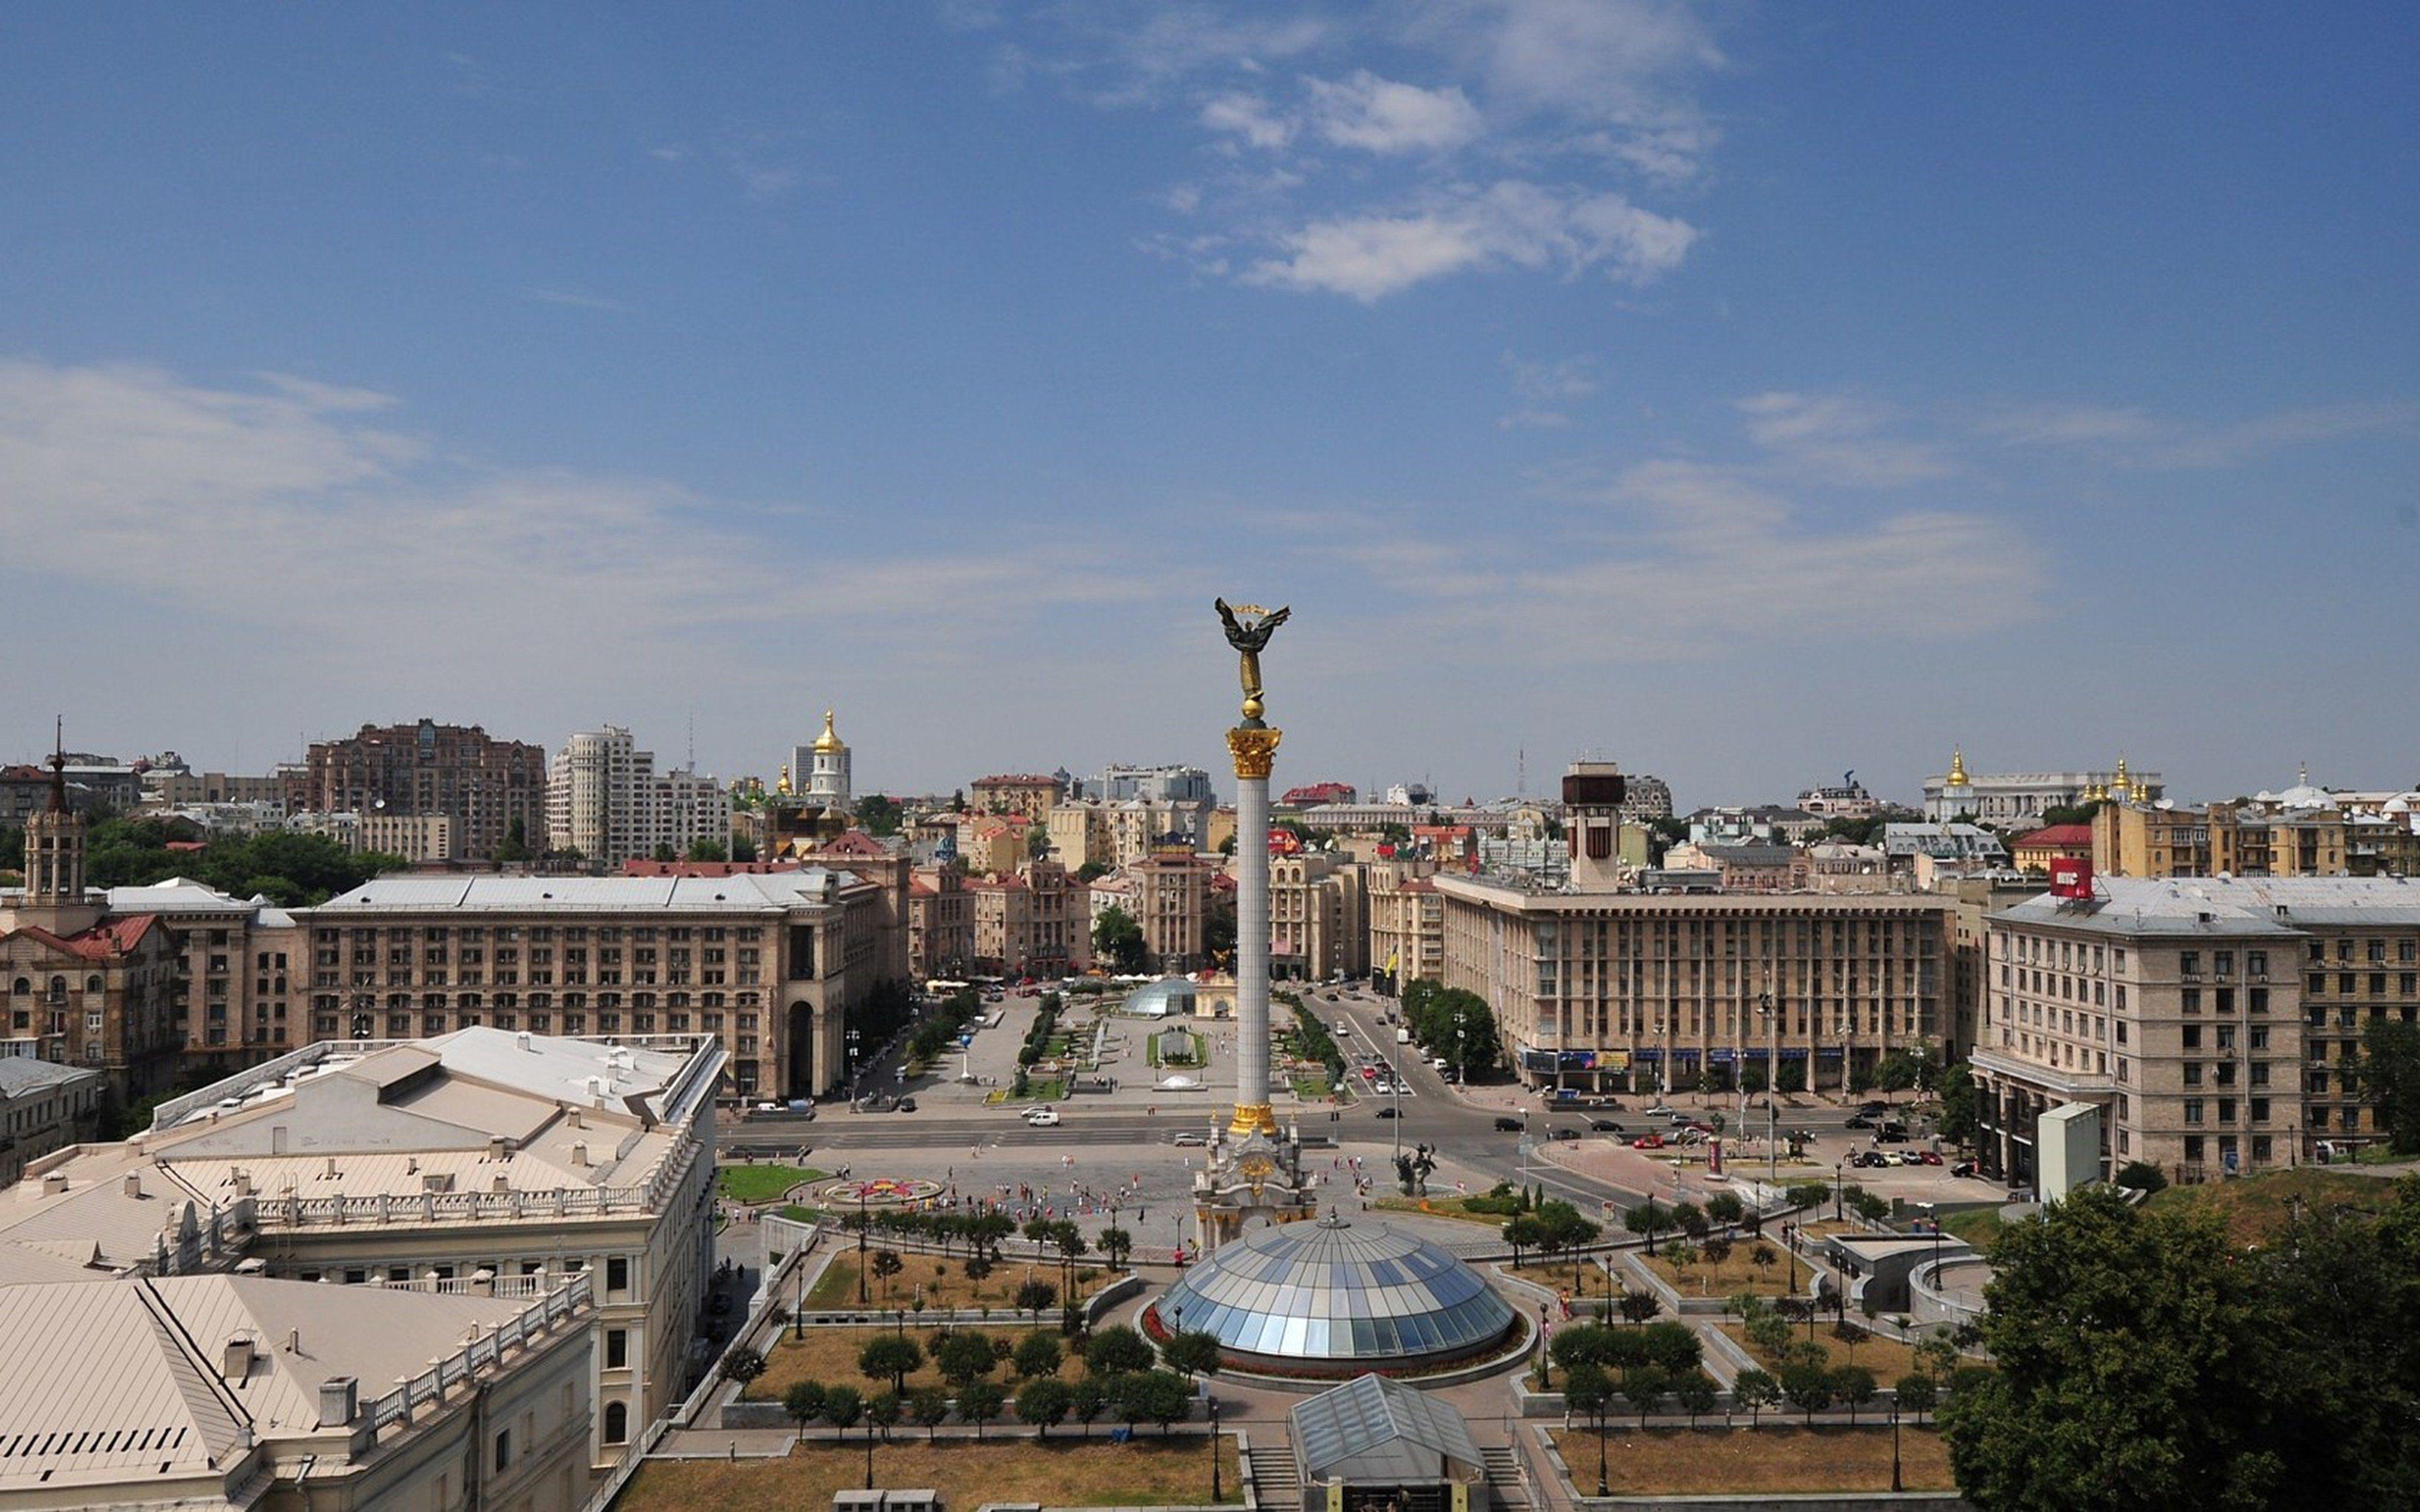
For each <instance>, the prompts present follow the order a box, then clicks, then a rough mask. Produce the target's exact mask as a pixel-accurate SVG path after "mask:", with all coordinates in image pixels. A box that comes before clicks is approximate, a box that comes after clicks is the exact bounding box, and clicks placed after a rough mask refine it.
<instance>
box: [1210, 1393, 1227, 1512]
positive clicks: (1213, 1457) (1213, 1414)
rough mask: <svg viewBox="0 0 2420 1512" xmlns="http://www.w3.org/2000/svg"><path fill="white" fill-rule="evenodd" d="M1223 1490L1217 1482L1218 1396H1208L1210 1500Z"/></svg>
mask: <svg viewBox="0 0 2420 1512" xmlns="http://www.w3.org/2000/svg"><path fill="white" fill-rule="evenodd" d="M1224 1494H1225V1490H1224V1489H1223V1488H1222V1487H1220V1486H1219V1484H1218V1397H1216V1396H1213V1397H1211V1398H1210V1500H1211V1501H1212V1502H1213V1503H1216V1502H1217V1501H1218V1500H1219V1498H1220V1497H1221V1496H1223V1495H1224Z"/></svg>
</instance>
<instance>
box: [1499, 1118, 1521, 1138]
mask: <svg viewBox="0 0 2420 1512" xmlns="http://www.w3.org/2000/svg"><path fill="white" fill-rule="evenodd" d="M1496 1132H1497V1134H1519V1133H1520V1132H1521V1120H1520V1119H1508V1118H1504V1117H1501V1116H1498V1117H1497V1120H1496Z"/></svg>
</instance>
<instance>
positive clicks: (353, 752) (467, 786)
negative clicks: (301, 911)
mask: <svg viewBox="0 0 2420 1512" xmlns="http://www.w3.org/2000/svg"><path fill="white" fill-rule="evenodd" d="M546 767H547V762H546V751H545V749H544V748H542V747H538V746H532V745H528V744H525V743H523V742H521V741H518V740H498V739H495V738H494V737H492V736H490V735H489V733H487V732H486V731H485V730H482V729H480V728H479V727H478V726H477V725H470V726H463V725H450V724H439V723H437V722H436V721H434V720H431V719H422V720H420V721H419V722H418V723H416V724H399V725H389V726H385V727H383V728H381V727H380V726H377V725H366V724H365V725H364V726H362V728H361V730H360V732H359V733H355V734H352V735H349V736H348V737H346V738H344V739H342V740H322V741H315V742H313V743H312V746H311V748H310V751H309V753H308V754H307V756H306V757H305V759H304V760H303V762H302V764H301V766H300V767H299V769H297V770H296V771H295V772H294V774H293V775H292V777H291V778H290V779H289V786H288V788H287V795H286V807H287V810H289V811H293V812H302V811H306V810H307V811H312V812H319V813H360V814H367V813H376V812H381V811H383V812H387V813H396V814H427V813H442V814H448V815H451V816H452V817H453V819H454V822H455V829H456V840H457V843H458V844H459V845H460V846H461V848H462V854H464V855H465V856H483V857H484V856H493V855H494V854H495V852H496V848H497V847H498V846H500V845H502V844H504V841H506V840H507V839H509V838H512V837H514V836H518V837H520V841H521V842H522V843H524V844H526V845H527V846H528V847H529V848H530V849H531V850H533V851H536V850H540V849H543V848H544V846H545V843H546V832H547V828H546V825H547V820H546V782H547V779H546Z"/></svg>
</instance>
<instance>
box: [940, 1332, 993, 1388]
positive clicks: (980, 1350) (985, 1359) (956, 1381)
mask: <svg viewBox="0 0 2420 1512" xmlns="http://www.w3.org/2000/svg"><path fill="white" fill-rule="evenodd" d="M933 1364H934V1365H936V1366H938V1367H939V1370H940V1372H941V1379H942V1380H943V1381H948V1382H949V1383H950V1384H951V1385H952V1386H954V1387H957V1388H958V1389H959V1390H960V1391H962V1392H963V1391H964V1390H965V1388H966V1387H967V1386H968V1385H970V1383H972V1382H974V1381H981V1380H983V1379H984V1378H985V1376H988V1375H990V1374H991V1372H992V1367H993V1366H995V1365H998V1364H1000V1355H999V1354H998V1353H997V1352H996V1351H995V1350H993V1349H992V1343H991V1335H988V1334H985V1333H984V1332H983V1331H982V1330H981V1329H973V1328H961V1329H954V1330H953V1331H952V1332H951V1333H950V1334H949V1335H948V1336H946V1337H945V1338H943V1339H942V1340H941V1342H940V1345H939V1348H937V1349H935V1350H933Z"/></svg>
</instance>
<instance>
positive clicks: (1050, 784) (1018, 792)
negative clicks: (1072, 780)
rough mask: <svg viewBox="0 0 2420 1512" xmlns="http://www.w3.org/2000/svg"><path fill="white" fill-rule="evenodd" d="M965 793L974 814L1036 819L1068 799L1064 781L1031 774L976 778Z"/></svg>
mask: <svg viewBox="0 0 2420 1512" xmlns="http://www.w3.org/2000/svg"><path fill="white" fill-rule="evenodd" d="M967 792H968V795H969V801H970V803H971V804H972V805H973V807H974V809H975V810H976V811H977V812H980V813H1013V814H1022V815H1024V816H1025V817H1026V818H1028V819H1039V818H1041V817H1042V816H1043V815H1045V814H1047V813H1048V812H1049V811H1050V810H1052V809H1053V808H1055V807H1057V805H1058V802H1059V800H1060V799H1061V798H1063V797H1065V796H1066V795H1067V779H1065V778H1063V777H1056V776H1044V775H1042V774H1040V773H1034V772H1022V773H1004V774H1001V775H998V776H993V777H979V778H976V779H974V780H973V781H972V782H970V783H968V784H967Z"/></svg>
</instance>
